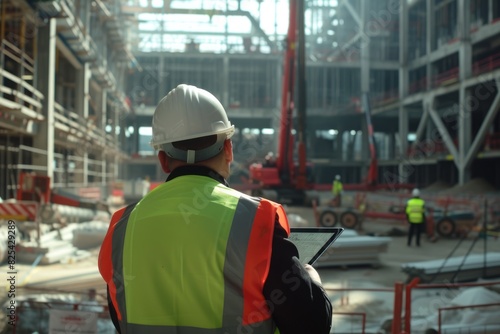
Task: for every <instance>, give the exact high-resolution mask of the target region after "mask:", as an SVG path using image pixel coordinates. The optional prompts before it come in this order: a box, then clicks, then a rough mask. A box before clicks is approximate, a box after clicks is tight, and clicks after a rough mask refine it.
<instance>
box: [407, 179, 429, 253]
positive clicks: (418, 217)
mask: <svg viewBox="0 0 500 334" xmlns="http://www.w3.org/2000/svg"><path fill="white" fill-rule="evenodd" d="M412 196H413V197H412V198H410V199H409V200H408V202H407V204H406V219H407V220H408V223H409V224H410V229H409V232H408V246H411V241H412V239H413V235H415V238H416V244H417V246H418V247H420V234H421V232H422V231H423V230H424V228H425V201H424V200H423V199H421V198H420V190H418V189H416V188H415V189H413V191H412Z"/></svg>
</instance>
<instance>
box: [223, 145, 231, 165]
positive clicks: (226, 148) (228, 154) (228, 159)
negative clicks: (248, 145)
mask: <svg viewBox="0 0 500 334" xmlns="http://www.w3.org/2000/svg"><path fill="white" fill-rule="evenodd" d="M224 157H225V159H226V162H227V163H228V164H229V163H231V162H233V142H231V139H226V141H224Z"/></svg>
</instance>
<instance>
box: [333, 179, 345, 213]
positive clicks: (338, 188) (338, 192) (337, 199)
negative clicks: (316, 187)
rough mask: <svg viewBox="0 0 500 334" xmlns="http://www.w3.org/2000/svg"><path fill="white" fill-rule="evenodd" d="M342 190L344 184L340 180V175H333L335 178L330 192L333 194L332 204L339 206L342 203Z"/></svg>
mask: <svg viewBox="0 0 500 334" xmlns="http://www.w3.org/2000/svg"><path fill="white" fill-rule="evenodd" d="M343 191H344V186H343V185H342V181H340V175H335V179H334V180H333V183H332V194H333V205H334V206H336V207H340V206H341V205H342V193H343Z"/></svg>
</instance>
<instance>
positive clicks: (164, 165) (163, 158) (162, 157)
mask: <svg viewBox="0 0 500 334" xmlns="http://www.w3.org/2000/svg"><path fill="white" fill-rule="evenodd" d="M158 160H159V161H160V165H161V169H163V171H164V172H165V173H167V174H168V173H170V172H171V171H172V170H171V169H170V164H169V162H168V160H169V159H168V157H167V153H165V151H158Z"/></svg>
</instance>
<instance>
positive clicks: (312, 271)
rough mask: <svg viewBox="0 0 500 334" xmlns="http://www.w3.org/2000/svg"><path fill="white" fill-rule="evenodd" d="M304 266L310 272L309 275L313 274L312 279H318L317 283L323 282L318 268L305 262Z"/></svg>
mask: <svg viewBox="0 0 500 334" xmlns="http://www.w3.org/2000/svg"><path fill="white" fill-rule="evenodd" d="M304 268H306V270H307V272H308V273H309V276H311V279H312V280H313V281H316V282H317V283H319V284H321V278H320V277H319V274H318V272H317V271H316V269H314V267H313V266H311V265H310V264H305V265H304Z"/></svg>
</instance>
